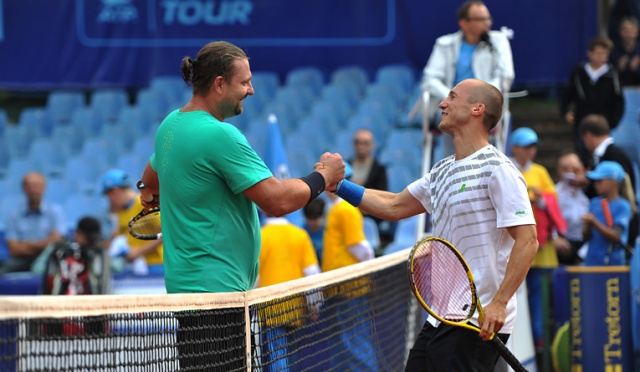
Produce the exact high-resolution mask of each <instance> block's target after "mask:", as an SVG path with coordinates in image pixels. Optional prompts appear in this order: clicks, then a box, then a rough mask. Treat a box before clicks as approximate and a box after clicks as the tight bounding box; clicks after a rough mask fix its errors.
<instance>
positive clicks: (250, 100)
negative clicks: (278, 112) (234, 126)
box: [225, 96, 266, 121]
mask: <svg viewBox="0 0 640 372" xmlns="http://www.w3.org/2000/svg"><path fill="white" fill-rule="evenodd" d="M265 103H266V102H263V101H262V100H261V99H260V98H258V97H256V96H248V97H247V98H245V99H244V100H243V101H242V114H241V115H236V116H234V118H235V117H249V118H255V117H258V116H260V114H262V110H263V109H264V107H265ZM225 121H226V119H225Z"/></svg>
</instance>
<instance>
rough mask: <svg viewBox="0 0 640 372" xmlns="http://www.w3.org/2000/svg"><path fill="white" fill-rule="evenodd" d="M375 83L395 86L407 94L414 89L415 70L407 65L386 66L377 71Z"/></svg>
mask: <svg viewBox="0 0 640 372" xmlns="http://www.w3.org/2000/svg"><path fill="white" fill-rule="evenodd" d="M375 81H376V82H378V83H383V84H389V85H395V86H397V87H398V88H400V90H401V91H404V92H405V93H408V92H410V91H411V90H412V89H413V86H414V84H415V81H416V78H415V73H414V71H413V69H412V68H411V67H409V66H406V65H398V64H393V65H385V66H381V67H379V68H378V71H376V77H375Z"/></svg>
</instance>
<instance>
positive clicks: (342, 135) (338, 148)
mask: <svg viewBox="0 0 640 372" xmlns="http://www.w3.org/2000/svg"><path fill="white" fill-rule="evenodd" d="M331 149H332V150H331V152H337V153H339V154H340V155H341V156H342V158H343V159H350V158H351V157H353V134H352V133H351V131H350V130H349V129H343V130H341V131H338V132H336V133H335V134H334V138H333V144H332V147H331Z"/></svg>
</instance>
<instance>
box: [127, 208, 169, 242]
mask: <svg viewBox="0 0 640 372" xmlns="http://www.w3.org/2000/svg"><path fill="white" fill-rule="evenodd" d="M129 234H131V236H133V237H134V238H137V239H142V240H155V239H160V238H162V226H161V225H160V208H151V209H142V210H141V211H140V213H138V214H137V215H135V217H133V218H132V219H131V221H129Z"/></svg>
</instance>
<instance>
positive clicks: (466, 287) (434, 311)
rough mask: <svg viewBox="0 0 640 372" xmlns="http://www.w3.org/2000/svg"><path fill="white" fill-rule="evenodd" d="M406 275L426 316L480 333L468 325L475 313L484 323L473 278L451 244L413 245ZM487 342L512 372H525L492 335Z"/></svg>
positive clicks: (438, 240)
mask: <svg viewBox="0 0 640 372" xmlns="http://www.w3.org/2000/svg"><path fill="white" fill-rule="evenodd" d="M408 274H409V283H410V284H411V289H412V290H413V293H414V295H415V296H416V298H417V299H418V302H420V304H421V305H422V306H423V307H424V309H425V310H427V312H428V313H429V314H431V315H432V316H433V317H434V318H436V319H437V320H439V321H440V322H442V323H445V324H448V325H452V326H457V327H463V328H467V329H470V330H473V331H476V332H478V333H480V329H479V328H478V327H476V326H474V325H472V324H470V323H469V320H471V317H472V316H473V314H474V313H475V311H476V309H477V310H478V315H479V317H480V320H481V321H482V320H484V310H483V309H482V305H481V304H480V301H479V300H478V297H477V294H476V285H475V283H474V280H473V275H472V273H471V270H470V269H469V265H468V264H467V262H466V261H465V259H464V257H463V256H462V254H461V253H460V252H459V251H458V250H457V249H456V248H455V247H454V246H453V245H452V244H451V243H449V242H448V241H446V240H444V239H441V238H437V237H429V238H426V239H423V240H421V241H420V242H418V243H416V245H414V247H413V249H412V250H411V254H410V255H409V262H408ZM490 342H491V344H492V345H493V346H494V347H495V348H496V350H497V351H498V353H499V354H500V356H502V358H504V360H505V361H506V362H507V363H509V365H510V366H511V368H513V369H514V371H526V369H525V368H524V367H523V366H522V364H521V363H520V361H518V358H516V357H515V355H513V354H512V353H511V351H509V349H507V347H506V346H505V345H504V343H503V342H502V341H501V340H500V339H499V338H498V337H496V335H495V334H493V335H492V336H491V341H490Z"/></svg>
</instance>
